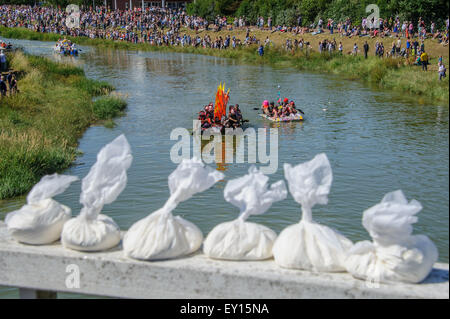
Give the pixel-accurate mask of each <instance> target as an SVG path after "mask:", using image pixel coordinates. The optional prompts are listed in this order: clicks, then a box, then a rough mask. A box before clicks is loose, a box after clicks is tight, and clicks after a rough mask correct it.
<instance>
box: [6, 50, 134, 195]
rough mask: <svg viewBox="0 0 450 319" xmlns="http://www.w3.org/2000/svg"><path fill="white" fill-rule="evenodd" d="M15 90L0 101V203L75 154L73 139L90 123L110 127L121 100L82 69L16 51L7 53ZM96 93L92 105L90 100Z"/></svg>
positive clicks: (66, 164)
mask: <svg viewBox="0 0 450 319" xmlns="http://www.w3.org/2000/svg"><path fill="white" fill-rule="evenodd" d="M8 62H9V66H10V67H11V68H12V69H14V70H15V71H18V72H19V74H21V77H20V79H19V81H18V87H19V90H20V92H19V93H18V94H16V95H13V96H8V97H6V98H3V99H1V100H0V199H6V198H11V197H14V196H18V195H21V194H24V193H26V192H28V191H29V190H30V188H31V187H32V186H33V185H34V184H35V183H36V182H38V181H39V179H40V178H41V177H42V176H43V175H46V174H52V173H55V172H61V171H63V170H64V169H66V168H67V167H69V166H70V165H71V163H72V162H73V161H74V159H75V157H76V156H77V155H78V154H79V152H78V150H77V146H78V139H79V138H80V137H81V135H82V134H83V132H84V131H85V130H86V129H87V128H88V127H89V126H90V125H91V124H94V123H98V122H103V121H104V122H105V123H113V122H112V118H113V117H116V116H118V115H121V112H122V111H123V109H124V108H125V106H126V102H125V101H124V100H122V99H121V98H120V97H116V96H111V95H108V94H109V92H111V91H112V90H113V89H114V88H113V87H112V86H111V85H109V84H108V83H106V82H100V81H94V80H91V79H88V78H86V77H85V75H84V72H83V70H82V69H80V68H77V67H74V66H71V65H67V64H61V63H55V62H52V61H50V60H48V59H45V58H42V57H36V56H31V55H25V54H23V53H22V52H20V51H18V52H15V53H12V54H10V55H8ZM99 95H102V97H100V98H99V99H97V100H96V101H95V102H94V101H93V97H95V96H99Z"/></svg>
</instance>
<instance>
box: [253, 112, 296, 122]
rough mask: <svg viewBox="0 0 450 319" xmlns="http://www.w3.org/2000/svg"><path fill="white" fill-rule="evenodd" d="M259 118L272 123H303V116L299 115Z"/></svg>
mask: <svg viewBox="0 0 450 319" xmlns="http://www.w3.org/2000/svg"><path fill="white" fill-rule="evenodd" d="M259 116H261V117H264V118H265V119H268V120H269V121H272V122H297V121H303V116H302V115H301V114H300V113H297V114H291V115H289V116H283V117H278V118H273V117H270V116H267V115H266V114H259Z"/></svg>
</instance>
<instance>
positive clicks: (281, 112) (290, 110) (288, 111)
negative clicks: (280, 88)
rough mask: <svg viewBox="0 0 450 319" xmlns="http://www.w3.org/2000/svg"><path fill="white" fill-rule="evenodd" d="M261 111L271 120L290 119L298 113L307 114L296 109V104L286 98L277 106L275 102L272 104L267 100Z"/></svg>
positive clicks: (279, 101)
mask: <svg viewBox="0 0 450 319" xmlns="http://www.w3.org/2000/svg"><path fill="white" fill-rule="evenodd" d="M261 110H262V111H263V113H264V114H265V115H267V116H268V117H271V118H280V117H288V116H290V115H295V114H297V113H299V112H300V113H301V114H305V113H303V111H302V110H300V109H298V108H296V106H295V102H294V101H290V102H289V99H288V98H287V97H286V98H284V100H283V101H281V98H280V99H279V100H278V102H277V104H276V105H275V102H270V103H269V101H268V100H265V101H264V102H263V104H262V105H261Z"/></svg>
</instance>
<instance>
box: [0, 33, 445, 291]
mask: <svg viewBox="0 0 450 319" xmlns="http://www.w3.org/2000/svg"><path fill="white" fill-rule="evenodd" d="M8 41H11V42H13V43H15V44H18V45H21V46H23V47H25V48H26V50H27V51H28V52H30V53H32V54H38V55H43V56H50V57H52V58H54V59H63V60H64V61H69V62H71V63H75V64H77V65H79V66H81V67H83V68H84V70H85V72H86V74H87V76H88V77H90V78H94V79H101V80H105V81H108V82H110V83H112V84H113V85H114V86H115V87H116V88H117V90H118V91H119V92H120V93H122V94H125V95H126V96H127V102H128V108H127V112H126V115H125V116H124V117H121V118H118V119H116V123H117V126H116V127H114V128H113V129H109V128H105V127H103V126H93V127H91V128H89V129H88V130H87V131H86V133H85V134H84V135H83V137H82V138H81V140H80V145H79V149H80V150H81V151H82V152H83V155H82V156H80V157H78V158H77V160H76V162H75V163H74V165H73V166H72V167H71V168H69V169H68V170H67V171H66V172H65V173H66V174H73V175H77V176H79V177H80V178H82V177H84V176H85V175H86V174H87V173H88V171H89V169H90V167H91V166H92V165H93V164H94V162H95V160H96V155H97V152H98V151H99V150H100V149H101V147H102V146H104V145H105V144H107V143H108V142H110V141H112V140H113V139H114V138H115V137H117V136H118V135H120V134H122V133H124V134H125V135H126V137H127V139H128V141H129V142H130V144H131V147H132V151H133V157H134V159H133V164H132V166H131V168H130V169H129V171H128V184H127V187H126V189H125V190H124V191H123V193H122V194H121V195H120V196H119V198H118V199H117V200H116V201H115V202H114V203H112V204H110V205H106V206H105V207H104V210H103V212H104V213H106V214H108V215H109V216H111V217H112V218H113V219H114V220H115V221H116V222H117V223H118V225H119V226H120V227H121V228H122V229H123V230H126V229H128V228H129V227H130V226H131V225H132V224H133V223H134V222H136V221H137V220H139V219H141V218H143V217H145V216H147V215H148V214H149V213H151V212H153V211H155V210H156V209H158V208H160V207H162V206H163V204H164V203H165V201H166V200H167V198H168V196H169V190H168V186H167V177H168V175H169V174H170V173H171V172H172V171H173V170H174V169H175V168H176V164H174V163H172V161H171V159H170V149H171V148H172V146H173V145H174V144H175V143H176V141H174V140H171V139H170V133H171V131H172V130H173V129H174V128H177V127H184V128H188V129H192V119H193V118H195V116H196V113H197V112H198V111H199V110H200V108H201V107H202V106H203V105H205V104H207V103H209V102H211V101H213V99H214V95H215V90H216V88H217V85H218V84H219V82H221V81H223V82H225V83H226V86H227V87H229V88H231V99H230V103H232V104H235V103H239V105H240V107H241V110H242V111H243V114H244V118H247V119H249V120H250V126H251V127H254V128H255V129H257V128H269V127H278V129H279V140H278V169H277V171H276V173H274V174H272V175H270V180H271V182H275V181H277V180H279V179H282V178H283V174H284V173H283V163H291V164H297V163H300V162H304V161H307V160H309V159H311V158H313V157H314V156H315V155H316V154H318V153H321V152H325V153H326V154H327V156H328V158H329V160H330V162H331V165H332V169H333V184H332V188H331V193H330V196H329V203H328V205H325V206H319V205H317V206H316V207H315V208H314V209H313V218H314V219H315V220H316V221H318V222H320V223H323V224H326V225H328V226H332V227H334V228H336V229H338V230H339V231H340V232H342V233H343V234H344V235H346V236H348V237H349V238H350V239H351V240H353V241H359V240H365V239H370V237H369V235H368V233H367V232H366V230H365V229H364V228H363V227H362V224H361V217H362V212H363V211H364V210H365V209H367V208H369V207H371V206H372V205H374V204H376V203H378V202H379V201H380V200H381V199H382V197H383V196H384V194H386V193H387V192H390V191H394V190H397V189H402V190H403V192H404V193H405V195H406V197H407V198H408V199H413V198H414V199H417V200H418V201H420V202H421V203H422V205H423V210H422V211H421V212H420V213H419V214H418V217H419V221H418V222H417V223H416V224H415V226H414V233H416V234H425V235H428V236H429V237H430V238H431V239H432V240H433V241H434V243H435V244H436V246H437V247H438V249H439V260H440V261H442V262H448V226H449V214H448V211H449V144H448V143H449V139H448V136H449V135H448V133H449V113H448V106H446V105H442V106H439V105H438V106H435V105H427V104H423V103H422V104H421V103H419V102H417V101H415V100H413V99H411V98H410V97H407V96H402V95H398V94H395V93H392V92H380V91H376V90H373V89H370V88H368V87H366V86H364V85H362V84H360V83H358V82H352V81H346V80H343V79H340V78H339V77H336V76H329V75H318V74H310V73H299V72H297V71H294V70H290V69H273V68H271V67H267V66H252V65H242V64H237V63H236V62H234V61H232V60H227V59H222V58H216V57H208V56H200V55H190V54H176V53H159V52H136V51H124V50H110V49H96V48H89V47H81V48H82V50H83V51H82V54H81V55H80V56H79V57H78V58H70V57H68V58H64V57H60V56H54V55H53V53H52V49H51V48H52V46H53V43H47V42H38V41H20V40H8ZM278 85H279V86H280V87H281V89H280V90H281V95H282V96H287V97H289V98H290V99H293V100H295V101H296V104H297V106H298V107H300V108H301V109H302V110H303V111H304V112H305V113H306V120H305V121H304V122H303V123H285V124H281V125H275V124H273V123H270V122H268V121H267V120H265V119H263V118H261V117H259V116H258V114H257V113H258V112H257V111H255V110H253V108H254V107H257V106H259V105H260V103H261V101H262V100H263V99H269V100H275V99H276V98H277V91H278V89H277V86H278ZM62 103H63V101H62ZM212 165H213V166H214V167H216V168H220V169H223V170H224V171H223V172H224V174H225V175H226V178H225V181H223V182H219V183H218V184H217V185H216V186H215V187H213V188H212V189H210V190H208V191H206V192H204V193H201V194H197V195H195V196H194V197H193V198H192V199H190V200H188V201H187V202H183V203H181V204H180V205H179V206H178V207H177V208H176V210H175V211H174V213H175V214H177V215H181V216H183V217H184V218H186V219H188V220H190V221H191V222H193V223H195V224H196V225H198V226H199V227H200V228H201V230H202V231H203V233H204V234H205V236H206V234H208V232H209V231H210V230H211V229H212V228H213V227H214V226H215V225H217V224H218V223H221V222H224V221H228V220H231V219H234V218H236V217H237V215H238V209H237V208H235V207H234V206H232V205H231V204H229V203H227V202H226V201H225V200H224V198H223V188H224V186H225V183H226V181H227V180H230V179H232V178H235V177H238V176H241V175H243V174H245V173H246V172H247V171H248V169H249V167H250V164H246V163H241V164H239V163H231V164H226V165H218V166H216V165H215V164H214V163H213V164H212ZM257 165H258V164H257ZM80 186H81V182H76V183H73V184H72V185H71V187H70V188H69V189H68V190H67V191H66V192H65V193H64V194H62V195H59V196H57V197H55V199H56V200H58V201H60V202H61V203H64V204H66V205H68V206H69V207H71V208H72V212H73V214H78V212H79V210H80V208H81V206H80V204H79V196H80ZM24 201H25V198H24V197H21V198H16V199H14V200H8V201H0V219H4V216H5V215H6V213H8V212H10V211H12V210H15V209H17V208H19V207H20V206H21V205H23V203H24ZM300 217H301V213H300V206H299V205H298V204H297V203H296V202H295V201H294V200H293V199H292V197H291V196H290V195H289V196H288V198H287V199H286V200H284V201H282V202H278V203H275V204H274V205H273V206H272V208H271V209H270V210H269V211H268V212H267V213H265V214H264V215H261V216H252V217H250V220H251V221H254V222H259V223H262V224H264V225H266V226H268V227H271V228H272V229H274V230H275V231H276V232H277V233H278V232H280V231H281V230H282V229H283V228H285V227H286V226H288V225H290V224H293V223H295V222H298V221H299V219H300ZM16 294H17V293H16V290H13V289H3V290H2V289H0V297H3V296H4V297H8V296H15V295H16Z"/></svg>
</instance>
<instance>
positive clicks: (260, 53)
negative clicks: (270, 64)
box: [258, 44, 264, 56]
mask: <svg viewBox="0 0 450 319" xmlns="http://www.w3.org/2000/svg"><path fill="white" fill-rule="evenodd" d="M258 54H259V56H263V55H264V46H263V45H262V44H261V45H260V46H259V49H258Z"/></svg>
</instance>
